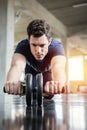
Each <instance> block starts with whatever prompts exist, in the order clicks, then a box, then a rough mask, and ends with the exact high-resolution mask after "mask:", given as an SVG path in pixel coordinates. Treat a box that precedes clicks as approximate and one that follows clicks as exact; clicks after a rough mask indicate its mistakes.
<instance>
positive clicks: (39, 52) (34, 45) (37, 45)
mask: <svg viewBox="0 0 87 130" xmlns="http://www.w3.org/2000/svg"><path fill="white" fill-rule="evenodd" d="M49 44H50V40H48V39H47V37H46V35H42V36H41V37H34V36H33V35H31V36H30V49H31V53H32V54H33V56H34V57H35V59H36V60H43V59H44V57H45V56H46V55H47V53H48V46H49Z"/></svg>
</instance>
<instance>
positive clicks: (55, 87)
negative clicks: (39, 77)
mask: <svg viewBox="0 0 87 130" xmlns="http://www.w3.org/2000/svg"><path fill="white" fill-rule="evenodd" d="M63 91H64V86H63V85H62V84H60V83H59V82H58V81H47V82H46V84H45V92H46V93H48V94H59V93H63Z"/></svg>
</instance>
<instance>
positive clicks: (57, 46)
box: [49, 39, 65, 55]
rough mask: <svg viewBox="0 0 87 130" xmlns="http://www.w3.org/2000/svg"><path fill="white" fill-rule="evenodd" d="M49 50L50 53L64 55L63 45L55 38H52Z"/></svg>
mask: <svg viewBox="0 0 87 130" xmlns="http://www.w3.org/2000/svg"><path fill="white" fill-rule="evenodd" d="M49 52H50V53H51V55H52V54H53V55H65V52H64V47H63V45H62V43H61V42H60V41H58V40H57V39H52V41H51V44H50V46H49Z"/></svg>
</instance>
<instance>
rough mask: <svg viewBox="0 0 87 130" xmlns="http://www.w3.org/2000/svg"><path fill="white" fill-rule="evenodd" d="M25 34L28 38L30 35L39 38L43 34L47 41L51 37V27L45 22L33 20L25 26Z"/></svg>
mask: <svg viewBox="0 0 87 130" xmlns="http://www.w3.org/2000/svg"><path fill="white" fill-rule="evenodd" d="M27 34H28V37H29V38H30V36H31V35H33V36H34V37H40V36H42V35H44V34H45V35H46V36H47V38H48V39H49V38H50V37H51V27H50V25H49V24H48V23H47V22H46V21H45V20H41V19H35V20H33V21H31V22H30V23H29V25H28V26H27Z"/></svg>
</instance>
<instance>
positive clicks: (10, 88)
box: [4, 81, 23, 95]
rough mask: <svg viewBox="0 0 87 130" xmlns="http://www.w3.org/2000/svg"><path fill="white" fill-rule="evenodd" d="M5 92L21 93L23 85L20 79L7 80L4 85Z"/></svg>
mask: <svg viewBox="0 0 87 130" xmlns="http://www.w3.org/2000/svg"><path fill="white" fill-rule="evenodd" d="M4 89H5V92H6V93H8V94H14V95H23V86H22V85H21V82H20V81H14V82H12V81H11V82H10V81H7V82H6V83H5V86H4Z"/></svg>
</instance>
